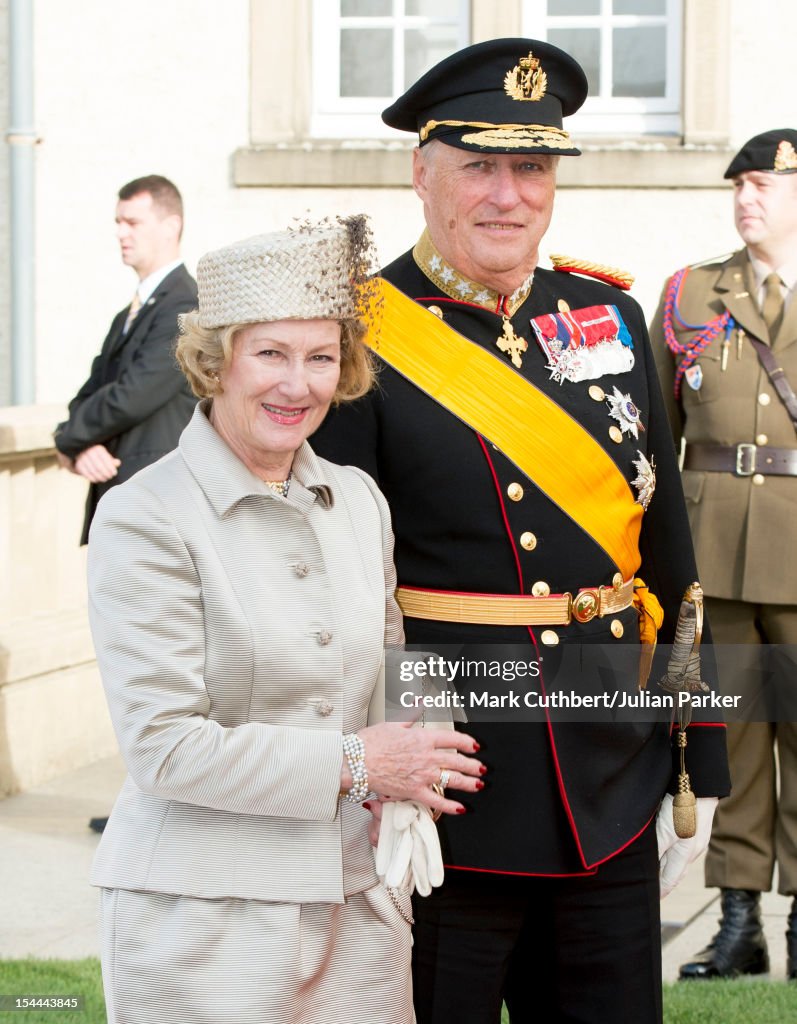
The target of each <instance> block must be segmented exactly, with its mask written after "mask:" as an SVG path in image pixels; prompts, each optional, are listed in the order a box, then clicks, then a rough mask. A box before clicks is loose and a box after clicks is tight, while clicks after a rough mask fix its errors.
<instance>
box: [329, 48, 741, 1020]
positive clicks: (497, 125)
mask: <svg viewBox="0 0 797 1024" xmlns="http://www.w3.org/2000/svg"><path fill="white" fill-rule="evenodd" d="M586 93H587V81H586V77H585V75H584V73H583V71H582V69H581V68H580V67H579V65H578V64H577V63H576V62H575V61H574V60H573V59H572V58H571V57H569V56H568V55H567V54H566V53H563V52H562V51H561V50H559V49H558V48H556V47H554V46H551V45H550V44H548V43H545V42H538V41H536V40H532V39H498V40H491V41H490V42H485V43H480V44H477V45H475V46H471V47H468V48H467V49H465V50H463V51H460V52H459V53H457V54H454V55H453V56H451V57H449V58H447V59H446V60H444V61H443V62H442V63H441V64H438V65H437V66H436V67H434V68H432V70H431V71H429V72H428V73H427V74H426V75H425V76H424V77H423V78H422V79H421V80H420V81H419V82H417V83H416V84H415V85H414V86H413V87H412V88H410V89H409V90H408V92H407V93H405V94H404V96H402V97H400V98H399V99H398V100H397V101H396V103H394V104H393V106H392V107H390V108H388V110H386V111H385V112H384V114H383V118H384V120H385V121H386V122H387V123H388V124H389V125H391V126H393V127H395V128H399V129H403V130H406V131H417V132H418V135H419V141H420V145H419V147H418V149H416V151H415V153H414V174H413V184H414V187H415V191H416V193H417V194H418V196H419V198H420V199H421V200H422V202H423V204H424V215H425V219H426V228H427V229H426V231H425V232H424V234H423V235H422V236H421V238H420V240H419V241H418V242H417V244H416V245H415V247H414V248H413V249H412V250H411V251H410V252H407V253H405V254H404V255H403V256H400V257H399V258H398V259H397V260H395V261H394V262H393V263H391V264H390V265H389V266H388V267H386V268H385V269H384V270H383V271H382V278H383V281H382V282H375V288H378V289H379V295H378V296H377V297H376V298H375V302H374V308H375V310H379V311H380V314H381V325H380V326H379V328H378V329H377V330H375V331H374V332H373V346H374V348H375V350H376V352H377V354H378V356H379V362H380V378H379V387H378V388H377V389H375V390H374V391H372V392H371V393H370V394H369V395H367V396H366V397H365V398H363V399H360V400H359V401H358V402H352V403H349V404H348V405H347V406H346V407H345V408H343V407H342V406H341V407H340V409H339V410H338V411H337V412H336V413H333V414H332V415H331V416H330V417H328V419H327V422H326V423H325V424H324V425H323V426H322V428H321V430H320V431H319V432H318V433H317V434H316V435H315V436H314V437H313V439H312V445H313V447H314V449H315V450H316V451H317V452H319V454H321V455H323V456H325V457H327V458H330V459H333V460H335V461H338V462H341V463H354V464H356V465H359V466H361V467H362V468H363V469H365V470H366V471H368V472H369V473H371V474H372V475H373V476H374V477H375V478H376V479H377V481H378V482H379V484H380V486H381V488H382V490H383V491H384V493H385V495H386V497H387V499H388V501H389V503H390V507H391V513H392V516H393V525H394V530H395V534H396V547H395V560H396V567H397V570H398V580H399V588H398V591H397V597H398V600H399V603H400V605H401V607H402V610H403V612H404V616H405V630H406V635H407V639H408V641H409V642H410V643H411V644H418V645H420V647H421V649H426V650H428V649H432V650H434V649H435V647H436V646H437V645H439V644H443V645H455V647H454V648H453V650H454V651H455V652H457V654H458V653H459V652H463V653H464V654H465V657H466V659H467V661H468V662H469V663H470V664H471V665H477V664H479V661H480V660H481V663H482V664H485V665H486V664H487V663H488V661H491V660H492V659H503V660H504V662H505V663H507V664H508V662H507V659H509V660H514V662H515V664H518V665H522V664H523V663H524V662H525V663H528V664H530V668H531V671H530V672H529V675H530V676H531V678H526V679H522V680H520V681H519V682H518V683H515V684H513V689H514V691H515V693H514V694H513V693H507V692H506V691H505V690H504V692H501V686H502V681H501V679H500V678H499V679H496V678H495V677H494V675H493V674H492V672H491V674H490V677H489V678H485V677H484V676H482V677H481V679H480V680H479V681H478V684H477V685H479V686H481V687H482V688H483V689H484V691H485V692H486V693H487V694H488V695H490V696H493V697H496V698H505V697H512V696H517V695H518V692H519V691H520V690H521V689H522V690H524V691H525V696H526V697H530V698H531V699H532V701H536V705H526V706H527V707H528V706H537V707H543V708H545V706H546V705H545V704H542V703H541V700H542V698H545V697H547V696H548V695H550V696H552V697H555V696H557V690H559V692H560V693H562V694H564V695H565V696H566V695H567V693H568V691H569V690H570V689H571V687H570V686H569V685H568V686H567V687H566V688H564V687H563V686H562V682H561V678H557V675H556V671H557V664H560V663H561V665H563V666H564V665H566V664H577V665H579V666H581V665H582V664H583V665H584V666H586V665H588V664H590V663H603V664H604V665H605V668H606V670H607V671H609V673H610V676H612V677H613V682H612V688H613V687H615V686H616V687H617V689H618V690H622V691H623V696H624V697H638V696H639V695H638V691H637V686H638V675H637V669H638V667H639V665H640V660H641V659H640V654H641V651H640V646H639V644H640V634H641V630H640V622H643V623H649V622H650V621H652V620H653V619H656V620H658V621H659V623H660V624H661V620H660V619H659V611H658V609H657V608H656V606H655V604H654V603H653V602H652V601H651V600H650V595H649V593H647V592H646V591H645V589H644V588H643V587H642V586H641V585H640V581H639V579H637V577H642V578H644V580H645V581H646V582H647V584H648V585H649V587H650V589H651V590H652V591H654V592H655V593H656V595H657V596H658V598H659V600H660V601H661V605H662V606H663V609H664V623H663V626H662V631H661V634H660V639H661V640H662V642H664V643H667V642H670V641H671V640H672V637H673V632H674V627H675V623H676V620H677V618H678V614H679V608H680V606H681V598H682V596H683V594H684V591H685V589H686V587H687V586H689V585H690V584H691V583H692V582H693V581H694V579H695V566H694V559H693V555H692V547H691V542H690V537H689V525H688V521H687V517H686V511H685V508H684V500H683V494H682V492H681V485H680V479H679V473H678V466H677V462H676V459H675V452H674V449H673V444H672V438H671V435H670V430H669V426H668V423H667V417H666V414H665V411H664V407H663V403H662V398H661V392H660V390H659V386H658V381H657V378H656V371H655V366H654V363H653V358H652V354H651V352H650V346H649V342H648V337H647V330H646V328H645V323H644V318H643V315H642V311H641V310H640V308H639V306H638V305H637V303H636V302H634V300H633V299H631V298H629V297H628V296H627V295H626V293H625V291H624V289H626V288H627V287H628V286H629V283H628V280H627V275H626V276H624V275H622V274H618V273H613V272H612V271H611V269H610V268H606V267H601V266H598V265H596V264H590V263H586V262H584V261H581V260H574V261H573V260H571V261H563V262H562V266H560V267H559V269H560V270H562V271H567V272H561V273H558V272H556V271H552V270H545V269H541V268H539V267H538V265H537V264H538V260H539V246H540V242H541V240H542V238H543V235H544V234H545V232H546V230H547V228H548V224H549V222H550V218H551V213H552V209H553V202H554V192H555V182H556V166H557V163H558V159H559V157H560V156H561V157H562V158H565V157H574V156H577V155H578V152H579V151H578V149H576V148H575V147H574V145H573V143H572V142H571V140H570V138H569V136H568V134H567V132H566V131H565V130H564V129H563V127H562V115H563V114H570V113H573V112H574V111H575V110H576V109H577V108H578V107H579V106H580V105H581V103H582V102H583V101H584V99H585V97H586ZM574 271H575V272H574ZM584 274H587V275H590V276H591V277H592V278H595V277H597V278H598V280H594V279H589V278H588V277H585V276H582V275H584ZM652 632H653V633H654V634H655V627H654V628H653V630H652ZM451 651H452V648H451V647H450V646H447V652H448V656H450V653H451ZM531 663H534V665H536V666H537V667H538V668H540V669H541V674H540V675H539V676H538V675H537V673H536V672H535V671H534V669H533V666H531ZM621 663H624V667H623V665H621ZM468 671H469V670H468ZM601 671H602V670H601ZM463 675H464V673H463ZM659 675H660V673H659ZM504 678H508V679H512V678H515V679H516V680H517V679H518V678H519V677H518V676H511V675H506V676H505V677H504ZM656 678H658V677H653V680H652V681H651V687H650V691H651V692H652V694H661V692H662V691H661V690H660V689H659V688H658V687H655V686H653V685H652V684H653V681H654V680H655V679H656ZM461 679H462V676H458V677H456V678H455V684H457V685H459V684H460V683H461ZM571 682H572V691H573V693H574V694H576V696H578V697H580V696H581V694H584V693H587V692H588V691H587V687H588V686H589V685H592V684H594V682H595V680H594V679H592V680H591V679H590V678H588V674H587V672H586V671H581V669H580V668H579V670H578V671H577V672H576V673H575V674H574V676H573V678H572V680H571ZM466 685H467V680H466ZM470 685H471V686H472V685H473V684H472V683H471V684H470ZM603 685H604V683H603V682H601V686H603ZM460 688H461V686H460ZM464 692H465V693H467V691H464ZM597 695H600V694H599V693H598V694H597ZM524 702H525V697H524ZM508 706H509V705H508V704H505V705H504V707H508ZM514 706H515V707H517V705H514ZM554 706H555V705H554ZM466 707H467V705H466ZM473 708H474V705H473V704H471V705H470V707H469V709H468V715H469V717H470V722H469V725H468V731H469V732H470V733H471V734H472V735H473V736H474V737H475V738H476V739H477V740H478V741H479V743H480V744H481V748H482V757H483V758H484V759H485V763H486V764H487V765H488V766H489V774H488V775H487V779H488V780H489V781H488V783H487V786H486V788H485V789H484V791H483V792H482V793H480V795H479V800H478V803H477V802H475V801H474V804H473V807H472V810H471V812H470V813H467V814H464V815H462V816H454V818H453V819H452V820H451V821H450V822H445V823H444V824H441V827H440V835H441V843H442V847H443V854H444V860H445V864H446V881H445V884H444V885H443V886H442V888H441V889H439V890H436V891H435V892H434V893H433V894H432V895H431V896H429V897H427V898H425V899H419V900H417V901H416V906H415V920H416V925H415V946H414V951H413V960H414V968H413V969H414V987H415V1004H416V1007H415V1008H416V1014H417V1018H418V1021H419V1024H448V1022H449V1021H456V1022H457V1024H492V1022H494V1021H497V1020H498V1019H499V1018H500V1013H501V1003H502V1000H505V1001H506V1004H507V1007H508V1009H509V1015H510V1019H511V1020H512V1021H513V1022H515V1021H517V1022H523V1021H529V1020H537V1019H545V1020H550V1021H554V1020H556V1021H563V1020H573V1021H575V1020H578V1021H581V1022H583V1024H587V1022H591V1024H606V1022H607V1021H610V1020H618V1021H619V1020H622V1021H634V1022H635V1024H657V1022H659V1021H660V1020H661V1013H662V1008H661V949H660V919H659V897H660V890H661V892H663V893H665V894H666V892H667V891H669V889H671V888H672V886H673V885H675V883H676V882H677V880H678V877H679V876H680V875H681V873H682V872H683V871H685V869H686V865H687V864H688V862H689V859H690V858H691V857H694V856H696V855H697V854H698V853H699V852H700V850H701V848H702V844H703V843H707V842H708V832H709V829H710V825H711V819H712V816H713V811H714V806H715V804H716V799H715V798H716V797H718V796H721V795H724V794H725V793H726V792H727V790H728V775H727V761H726V756H725V739H724V729H723V728H722V727H721V726H718V725H717V723H716V722H712V723H706V719H705V715H704V714H703V713H697V712H696V713H695V715H694V719H693V722H692V725H691V726H690V727H689V729H688V730H685V734H686V733H687V732H688V736H689V739H688V751H687V752H686V761H687V767H688V769H689V771H690V773H691V782H692V787H693V790H694V792H695V794H696V797H697V799H696V803H697V812H698V813H697V834H696V835H693V836H691V837H689V838H687V837H686V836H685V835H683V833H684V832H685V831H686V830H682V836H683V837H682V838H680V839H678V838H677V837H676V835H675V833H674V831H673V813H672V806H671V805H672V797H671V796H665V794H667V792H668V789H669V791H670V793H672V792H673V791H674V788H675V786H676V785H677V776H678V769H677V767H675V768H674V765H676V766H677V751H676V750H674V749H673V748H674V747H675V742H674V737H671V734H670V728H669V722H663V721H639V720H634V721H632V720H630V717H629V716H627V715H625V716H624V715H623V714H620V715H618V716H617V718H616V720H611V721H610V720H606V719H604V720H603V721H595V719H594V713H593V717H590V716H589V715H586V716H583V717H582V718H581V719H580V720H577V721H574V720H573V719H572V717H571V718H570V719H568V718H566V717H565V718H563V716H562V715H561V714H557V712H556V711H551V712H548V711H546V712H545V715H544V717H542V720H539V719H538V720H536V721H528V719H527V718H526V720H524V718H523V715H522V713H521V712H512V711H509V712H506V713H505V714H504V716H503V719H502V720H500V719H499V720H496V718H495V717H494V718H493V720H492V721H489V720H487V719H486V716H483V715H480V713H479V712H478V711H474V709H473ZM674 754H675V755H676V757H673V755H674ZM365 761H366V764H367V762H368V749H367V746H366V750H365ZM448 776H449V773H448V772H443V771H441V773H440V776H439V778H430V779H429V784H430V785H432V784H436V785H438V786H440V787H441V788H444V787H445V785H446V783H447V782H448V781H449V779H448ZM679 802H680V801H679ZM376 806H377V807H378V804H377V805H376ZM377 813H378V812H377ZM657 840H658V842H657ZM660 869H661V882H660V879H659V871H660Z"/></svg>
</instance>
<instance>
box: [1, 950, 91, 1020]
mask: <svg viewBox="0 0 797 1024" xmlns="http://www.w3.org/2000/svg"><path fill="white" fill-rule="evenodd" d="M0 995H4V996H12V995H13V996H58V995H60V996H83V998H84V1000H85V1009H83V1010H0V1021H2V1022H3V1024H5V1022H9V1024H105V1000H104V999H103V996H102V978H101V977H100V962H99V960H94V959H90V960H0Z"/></svg>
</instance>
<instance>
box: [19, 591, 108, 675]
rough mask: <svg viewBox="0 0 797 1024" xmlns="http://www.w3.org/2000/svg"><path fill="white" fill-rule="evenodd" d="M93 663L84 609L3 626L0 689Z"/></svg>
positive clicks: (27, 618) (29, 616) (89, 634)
mask: <svg viewBox="0 0 797 1024" xmlns="http://www.w3.org/2000/svg"><path fill="white" fill-rule="evenodd" d="M92 661H94V645H93V643H92V640H91V632H90V630H89V623H88V616H87V613H86V609H85V608H74V609H66V610H62V611H54V612H43V613H37V614H33V615H26V616H25V617H24V618H19V619H8V620H6V621H5V622H3V623H2V625H0V687H2V686H5V685H7V684H8V683H15V682H20V681H22V680H23V679H30V678H31V677H33V676H40V675H45V674H48V673H50V672H56V671H58V670H59V669H66V668H71V667H73V666H75V665H83V664H88V663H90V662H92Z"/></svg>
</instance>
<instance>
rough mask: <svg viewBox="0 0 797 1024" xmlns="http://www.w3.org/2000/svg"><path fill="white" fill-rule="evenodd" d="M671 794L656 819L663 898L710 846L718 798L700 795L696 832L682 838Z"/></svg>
mask: <svg viewBox="0 0 797 1024" xmlns="http://www.w3.org/2000/svg"><path fill="white" fill-rule="evenodd" d="M672 799H673V798H672V794H670V793H667V795H666V796H665V797H664V799H663V800H662V802H661V807H660V808H659V813H658V816H657V818H656V839H657V840H658V843H659V885H660V889H661V899H664V897H665V896H669V894H670V893H671V892H672V891H673V889H674V888H675V887H676V885H678V883H679V882H680V881H681V879H682V878H683V877H684V875H685V874H686V869H687V868H688V867H689V865H690V864H691V863H692V861H693V860H696V859H697V858H698V857H699V856H700V854H701V853H703V851H704V850H705V849H706V847H707V846H708V841H709V839H710V838H711V823H712V822H713V820H714V811H715V810H716V809H717V803H718V800H717V797H715V796H699V797H698V798H697V806H696V813H697V831H696V833H695V834H694V835H693V836H692V837H691V839H679V838H678V836H677V835H676V834H675V826H674V825H673V820H672Z"/></svg>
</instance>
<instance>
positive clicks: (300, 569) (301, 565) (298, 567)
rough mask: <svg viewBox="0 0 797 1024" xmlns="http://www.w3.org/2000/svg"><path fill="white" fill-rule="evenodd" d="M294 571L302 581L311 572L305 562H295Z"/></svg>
mask: <svg viewBox="0 0 797 1024" xmlns="http://www.w3.org/2000/svg"><path fill="white" fill-rule="evenodd" d="M293 571H294V572H295V573H296V575H297V576H298V577H299V579H300V580H303V579H304V578H305V576H306V575H307V574H308V573H309V572H310V569H309V567H308V566H307V564H306V563H305V562H294V563H293Z"/></svg>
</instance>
